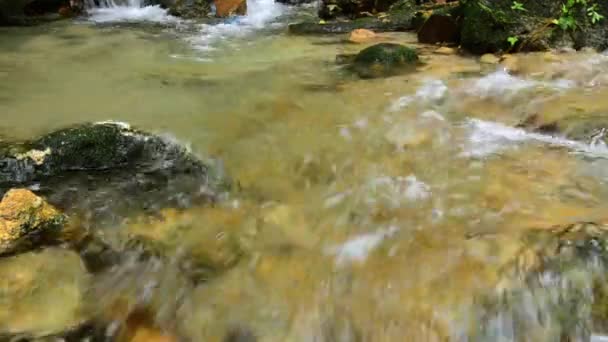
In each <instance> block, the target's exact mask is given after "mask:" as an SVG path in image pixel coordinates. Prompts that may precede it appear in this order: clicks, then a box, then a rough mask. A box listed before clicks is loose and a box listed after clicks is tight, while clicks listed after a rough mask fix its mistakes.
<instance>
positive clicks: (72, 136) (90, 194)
mask: <svg viewBox="0 0 608 342" xmlns="http://www.w3.org/2000/svg"><path fill="white" fill-rule="evenodd" d="M0 153H1V154H0V194H2V193H3V192H4V191H6V190H8V189H9V188H12V187H27V186H32V185H33V186H35V188H37V189H39V190H37V191H38V192H39V193H41V194H43V195H45V197H46V198H47V199H48V201H49V202H50V203H51V204H53V205H56V206H58V207H59V208H61V209H64V210H65V211H66V212H67V213H68V214H71V213H76V214H77V215H82V216H85V217H88V218H89V219H90V220H91V221H92V222H96V223H99V224H101V223H102V222H106V221H107V222H108V223H110V221H113V222H119V221H120V219H121V217H125V216H128V215H137V214H138V213H140V212H141V211H142V210H143V211H158V210H160V209H161V208H164V207H188V206H190V205H192V204H194V203H195V202H196V203H199V202H200V201H213V200H215V199H216V198H217V197H218V196H219V195H220V194H222V193H224V192H226V191H228V190H229V189H230V186H231V185H230V181H228V180H227V178H225V177H224V175H223V171H222V169H221V165H219V164H217V163H215V162H214V161H212V160H203V159H201V158H198V157H197V156H196V155H195V154H193V153H191V152H190V151H189V150H188V149H187V148H186V147H184V146H183V145H181V144H179V143H178V142H176V141H175V139H172V138H168V137H164V136H159V135H154V134H150V133H147V132H143V131H140V130H138V129H135V128H132V127H130V126H129V125H126V124H122V123H113V122H104V123H87V124H81V125H76V126H73V127H68V128H65V129H61V130H58V131H55V132H51V133H49V134H46V135H44V136H42V137H40V138H37V139H33V140H31V141H24V142H11V143H7V142H4V143H3V146H0ZM92 214H93V215H92Z"/></svg>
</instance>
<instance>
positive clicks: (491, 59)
mask: <svg viewBox="0 0 608 342" xmlns="http://www.w3.org/2000/svg"><path fill="white" fill-rule="evenodd" d="M498 62H500V60H499V59H498V57H496V56H494V55H493V54H491V53H486V54H485V55H482V56H481V57H480V58H479V63H482V64H498Z"/></svg>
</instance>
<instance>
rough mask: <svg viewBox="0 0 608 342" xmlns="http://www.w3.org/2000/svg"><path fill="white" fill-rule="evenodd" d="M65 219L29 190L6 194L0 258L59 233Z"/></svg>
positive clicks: (1, 207) (1, 214) (0, 223)
mask: <svg viewBox="0 0 608 342" xmlns="http://www.w3.org/2000/svg"><path fill="white" fill-rule="evenodd" d="M64 221H65V217H64V216H63V215H62V214H61V213H60V212H59V211H57V209H55V208H54V207H53V206H51V205H50V204H48V203H46V202H45V201H44V200H43V199H42V198H40V197H38V196H36V195H35V194H34V193H32V192H31V191H29V190H26V189H13V190H10V191H9V192H7V193H6V194H5V195H4V198H3V199H2V202H0V255H2V254H7V253H13V252H15V251H17V250H19V249H26V248H27V247H28V246H30V247H31V246H32V245H33V242H34V241H33V240H37V239H39V238H42V237H49V236H50V235H53V234H55V233H58V232H59V230H60V228H61V225H62V224H63V223H64Z"/></svg>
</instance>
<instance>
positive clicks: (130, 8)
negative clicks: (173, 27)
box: [86, 0, 178, 23]
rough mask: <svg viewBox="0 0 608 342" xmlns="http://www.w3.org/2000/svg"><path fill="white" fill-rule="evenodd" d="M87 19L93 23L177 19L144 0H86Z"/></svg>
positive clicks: (168, 21)
mask: <svg viewBox="0 0 608 342" xmlns="http://www.w3.org/2000/svg"><path fill="white" fill-rule="evenodd" d="M86 7H87V12H88V13H89V15H90V16H89V18H88V19H89V20H90V21H92V22H95V23H111V22H157V23H170V22H176V21H177V20H178V19H177V18H176V17H173V16H171V15H169V14H168V13H167V10H166V9H163V8H161V7H160V5H152V6H148V5H146V3H145V1H144V0H124V1H116V0H99V1H95V0H87V1H86Z"/></svg>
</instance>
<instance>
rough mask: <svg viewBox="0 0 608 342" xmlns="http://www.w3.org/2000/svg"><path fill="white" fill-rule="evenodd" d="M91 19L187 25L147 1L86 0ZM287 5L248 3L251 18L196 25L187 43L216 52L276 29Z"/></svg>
mask: <svg viewBox="0 0 608 342" xmlns="http://www.w3.org/2000/svg"><path fill="white" fill-rule="evenodd" d="M86 4H87V10H88V13H89V15H90V17H89V20H90V21H93V22H96V23H111V22H158V23H178V22H181V23H184V21H182V20H179V18H176V17H173V16H171V15H169V14H168V13H167V10H165V9H163V8H161V7H160V6H146V4H145V1H144V0H123V1H119V0H99V1H98V4H95V2H94V0H86ZM286 8H287V7H286V6H284V5H281V4H279V3H276V2H275V1H274V0H248V1H247V15H245V16H235V17H231V18H227V19H226V20H225V21H224V22H222V23H218V24H213V25H211V24H196V23H195V22H191V24H192V25H196V26H195V27H196V28H197V31H198V32H197V33H196V34H195V35H192V36H190V37H187V38H186V40H187V41H188V42H189V43H191V44H192V46H193V47H194V48H195V49H197V50H199V51H209V50H214V49H215V45H217V44H218V43H219V42H220V41H222V40H225V39H230V38H242V37H246V36H248V35H249V34H251V33H252V32H255V31H257V30H259V29H262V28H265V27H268V26H272V22H273V21H274V20H275V19H276V18H277V17H279V16H280V15H282V14H283V13H284V12H285V11H286ZM172 57H174V58H188V59H194V60H197V61H200V62H206V61H210V60H209V59H207V58H202V57H200V56H194V57H192V56H182V55H172Z"/></svg>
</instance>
